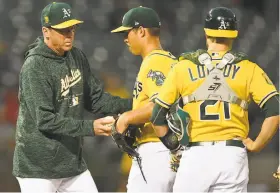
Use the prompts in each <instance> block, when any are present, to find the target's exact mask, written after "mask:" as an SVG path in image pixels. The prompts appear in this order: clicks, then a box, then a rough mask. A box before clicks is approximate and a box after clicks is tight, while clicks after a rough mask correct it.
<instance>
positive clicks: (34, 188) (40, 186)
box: [17, 170, 98, 193]
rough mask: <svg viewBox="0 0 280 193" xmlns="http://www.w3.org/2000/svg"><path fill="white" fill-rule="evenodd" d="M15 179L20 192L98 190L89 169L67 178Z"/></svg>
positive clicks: (42, 192)
mask: <svg viewBox="0 0 280 193" xmlns="http://www.w3.org/2000/svg"><path fill="white" fill-rule="evenodd" d="M17 180H18V182H19V185H20V189H21V192H22V193H35V192H36V193H47V192H94V193H96V192H98V190H97V188H96V185H95V183H94V181H93V179H92V176H91V174H90V172H89V170H86V171H85V172H83V173H81V174H80V175H77V176H73V177H69V178H59V179H41V178H19V177H17Z"/></svg>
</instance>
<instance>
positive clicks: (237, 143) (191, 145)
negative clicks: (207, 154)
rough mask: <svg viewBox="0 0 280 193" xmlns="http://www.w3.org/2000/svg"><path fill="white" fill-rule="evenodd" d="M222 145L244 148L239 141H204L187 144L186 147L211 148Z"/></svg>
mask: <svg viewBox="0 0 280 193" xmlns="http://www.w3.org/2000/svg"><path fill="white" fill-rule="evenodd" d="M221 144H224V145H225V146H235V147H241V148H245V145H244V144H243V142H242V141H240V140H233V139H231V140H225V141H204V142H202V141H201V142H189V144H188V147H193V146H211V145H221Z"/></svg>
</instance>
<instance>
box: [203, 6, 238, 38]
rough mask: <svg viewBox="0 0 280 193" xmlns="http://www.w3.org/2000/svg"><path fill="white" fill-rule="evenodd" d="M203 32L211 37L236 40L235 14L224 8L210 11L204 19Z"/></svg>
mask: <svg viewBox="0 0 280 193" xmlns="http://www.w3.org/2000/svg"><path fill="white" fill-rule="evenodd" d="M204 31H205V33H206V35H208V36H211V37H225V38H236V37H237V34H238V31H237V21H236V16H235V14H234V13H233V12H232V11H231V10H230V9H228V8H225V7H216V8H213V9H211V10H210V11H209V13H208V14H207V16H206V19H205V24H204Z"/></svg>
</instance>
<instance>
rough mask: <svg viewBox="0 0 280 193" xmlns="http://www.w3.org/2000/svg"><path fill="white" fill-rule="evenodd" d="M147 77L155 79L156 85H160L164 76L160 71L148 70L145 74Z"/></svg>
mask: <svg viewBox="0 0 280 193" xmlns="http://www.w3.org/2000/svg"><path fill="white" fill-rule="evenodd" d="M147 78H151V79H152V80H153V81H155V83H156V85H157V86H161V85H162V84H163V82H164V80H165V78H166V77H165V76H164V74H163V73H162V72H160V71H153V70H150V71H149V73H148V75H147Z"/></svg>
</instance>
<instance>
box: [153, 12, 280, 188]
mask: <svg viewBox="0 0 280 193" xmlns="http://www.w3.org/2000/svg"><path fill="white" fill-rule="evenodd" d="M204 30H205V37H206V45H207V50H197V51H195V52H190V53H185V54H182V55H181V57H180V58H179V62H178V63H177V64H176V65H175V66H174V67H173V68H172V70H171V72H170V73H169V75H168V77H167V79H166V80H165V83H164V85H163V87H162V88H161V90H160V92H159V94H158V96H157V99H156V100H155V101H156V104H155V106H154V109H153V114H152V119H151V120H152V122H153V123H154V128H155V131H156V133H157V135H158V136H159V138H160V139H161V141H162V142H163V143H164V144H165V145H166V147H168V148H170V149H173V148H174V147H175V146H178V140H177V139H176V137H174V136H172V135H173V133H172V132H170V130H169V129H168V127H167V126H166V125H163V124H162V123H163V121H164V120H165V116H166V113H167V112H168V109H169V108H170V105H171V104H173V103H174V101H176V100H177V98H179V97H182V99H183V106H181V107H182V108H183V110H185V111H186V112H188V113H189V115H190V124H189V128H188V134H189V138H190V142H189V145H188V148H187V149H186V150H185V151H184V152H183V154H182V158H181V160H180V167H179V168H178V172H177V175H176V180H175V183H174V188H173V192H246V191H247V184H248V180H249V176H248V175H249V168H248V159H247V151H246V149H247V150H248V151H252V152H258V151H260V150H262V149H263V148H264V147H265V145H266V144H267V143H269V141H270V140H271V138H272V137H273V136H274V134H275V133H276V131H277V129H278V126H279V99H278V92H277V90H276V88H275V86H274V85H273V83H272V82H271V81H270V79H269V78H268V76H267V75H266V74H265V72H264V71H263V70H262V69H261V68H260V67H259V66H258V65H257V64H256V63H253V62H251V61H250V60H249V59H248V57H247V56H246V55H245V54H243V53H239V52H234V51H232V50H231V48H232V45H233V41H234V39H235V38H236V37H237V35H238V30H237V20H236V16H235V14H234V13H233V12H232V11H231V10H230V9H228V8H224V7H217V8H214V9H211V10H210V11H209V13H208V15H207V16H206V18H205V28H204ZM252 100H253V101H255V102H256V103H257V104H258V105H259V107H260V108H261V110H262V111H263V112H264V115H265V120H264V122H263V125H262V128H261V131H260V133H259V135H258V137H257V138H256V139H255V141H253V140H251V139H250V138H247V136H248V132H249V122H248V105H249V103H250V102H251V101H252ZM170 139H171V140H170ZM205 171H207V172H205Z"/></svg>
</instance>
